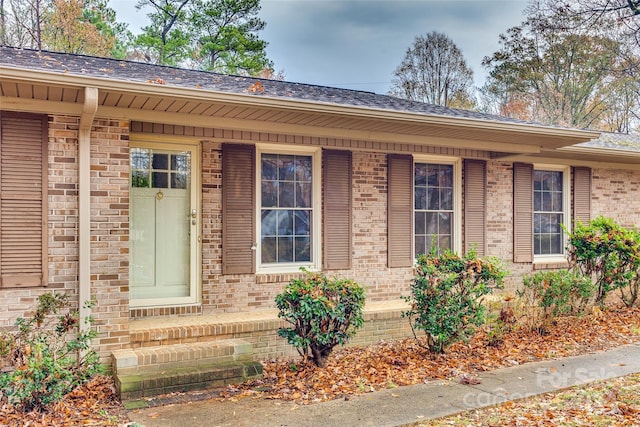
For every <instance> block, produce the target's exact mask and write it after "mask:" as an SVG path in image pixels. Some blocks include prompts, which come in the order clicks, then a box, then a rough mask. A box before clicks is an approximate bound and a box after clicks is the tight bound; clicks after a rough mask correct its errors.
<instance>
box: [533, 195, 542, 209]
mask: <svg viewBox="0 0 640 427" xmlns="http://www.w3.org/2000/svg"><path fill="white" fill-rule="evenodd" d="M533 210H534V211H541V210H542V193H541V192H539V191H534V192H533Z"/></svg>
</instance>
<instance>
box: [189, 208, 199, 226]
mask: <svg viewBox="0 0 640 427" xmlns="http://www.w3.org/2000/svg"><path fill="white" fill-rule="evenodd" d="M196 218H198V212H197V211H196V210H195V209H191V224H193V225H196V223H197V221H196Z"/></svg>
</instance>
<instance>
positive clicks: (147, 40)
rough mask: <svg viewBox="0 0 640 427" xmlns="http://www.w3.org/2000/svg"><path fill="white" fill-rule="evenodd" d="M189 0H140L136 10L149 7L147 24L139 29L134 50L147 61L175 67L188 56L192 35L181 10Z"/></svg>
mask: <svg viewBox="0 0 640 427" xmlns="http://www.w3.org/2000/svg"><path fill="white" fill-rule="evenodd" d="M190 1H191V0H140V1H138V4H137V5H136V8H137V9H138V10H140V9H142V8H143V7H145V6H152V7H153V9H154V10H153V11H152V12H150V13H148V14H147V17H149V19H150V20H151V23H150V24H149V25H147V26H146V27H143V28H142V34H140V35H139V36H138V37H137V38H136V39H135V41H134V46H135V48H136V49H137V50H138V51H139V52H141V54H142V56H143V57H144V58H145V59H146V61H147V62H151V63H154V64H158V65H179V64H180V63H181V62H183V61H185V60H186V59H187V58H188V57H189V52H190V48H189V47H190V43H191V39H192V37H193V36H192V34H191V32H190V29H189V26H188V25H187V22H188V20H187V14H186V11H185V8H186V6H187V4H188V3H189V2H190Z"/></svg>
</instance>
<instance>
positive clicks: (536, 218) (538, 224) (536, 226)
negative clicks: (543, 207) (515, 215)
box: [533, 213, 542, 234]
mask: <svg viewBox="0 0 640 427" xmlns="http://www.w3.org/2000/svg"><path fill="white" fill-rule="evenodd" d="M541 215H542V214H539V213H536V214H533V233H534V234H538V233H541V232H542V219H541V218H540V217H541Z"/></svg>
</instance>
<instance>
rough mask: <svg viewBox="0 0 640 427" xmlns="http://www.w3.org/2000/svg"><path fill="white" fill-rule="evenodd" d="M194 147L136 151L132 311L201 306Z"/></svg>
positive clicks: (136, 148)
mask: <svg viewBox="0 0 640 427" xmlns="http://www.w3.org/2000/svg"><path fill="white" fill-rule="evenodd" d="M196 165H197V156H196V149H195V147H193V146H176V145H170V146H162V145H161V144H157V145H153V146H144V145H143V146H132V148H131V179H130V181H131V191H130V219H129V224H130V226H129V227H130V234H129V237H130V264H129V284H130V286H129V290H130V300H131V301H130V304H131V306H132V307H151V306H161V305H164V306H166V305H176V304H188V303H193V302H195V301H196V289H197V288H196V283H197V268H196V262H197V234H198V232H197V230H198V207H197V200H198V198H197V192H196V191H197V189H196V182H195V179H194V177H195V176H196V175H195V174H193V171H194V170H197V169H196V168H195V166H196Z"/></svg>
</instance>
